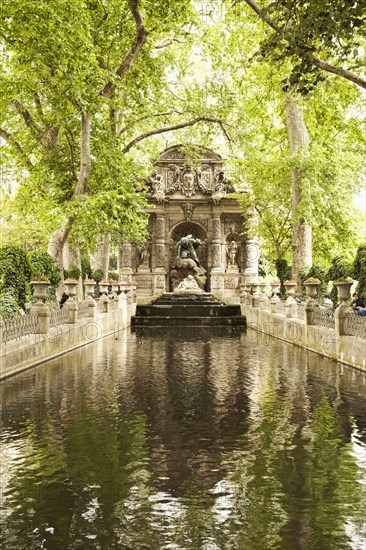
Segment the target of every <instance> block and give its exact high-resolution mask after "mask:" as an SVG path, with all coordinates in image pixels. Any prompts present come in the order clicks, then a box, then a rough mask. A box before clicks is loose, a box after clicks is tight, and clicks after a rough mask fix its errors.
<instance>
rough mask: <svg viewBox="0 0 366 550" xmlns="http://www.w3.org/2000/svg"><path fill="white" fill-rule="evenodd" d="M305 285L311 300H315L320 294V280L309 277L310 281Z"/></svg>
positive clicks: (307, 280)
mask: <svg viewBox="0 0 366 550" xmlns="http://www.w3.org/2000/svg"><path fill="white" fill-rule="evenodd" d="M304 285H305V288H306V292H307V293H308V296H309V298H311V299H312V300H315V299H316V297H317V295H318V292H319V285H320V280H319V279H316V278H314V277H309V279H306V281H304Z"/></svg>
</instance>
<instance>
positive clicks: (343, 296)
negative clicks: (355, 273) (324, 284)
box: [333, 279, 354, 304]
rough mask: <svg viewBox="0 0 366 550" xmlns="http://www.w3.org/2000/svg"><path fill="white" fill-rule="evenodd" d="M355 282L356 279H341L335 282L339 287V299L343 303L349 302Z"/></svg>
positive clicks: (337, 287)
mask: <svg viewBox="0 0 366 550" xmlns="http://www.w3.org/2000/svg"><path fill="white" fill-rule="evenodd" d="M353 283H354V281H353V280H349V279H345V280H339V281H335V282H334V283H333V284H334V286H335V287H336V289H337V296H338V300H340V302H342V304H347V303H348V301H349V299H350V297H351V286H352V285H353Z"/></svg>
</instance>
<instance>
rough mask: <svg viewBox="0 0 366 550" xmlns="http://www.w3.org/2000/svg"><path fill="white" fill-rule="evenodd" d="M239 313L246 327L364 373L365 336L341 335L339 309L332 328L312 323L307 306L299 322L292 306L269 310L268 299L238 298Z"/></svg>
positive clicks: (280, 306)
mask: <svg viewBox="0 0 366 550" xmlns="http://www.w3.org/2000/svg"><path fill="white" fill-rule="evenodd" d="M249 301H250V302H251V303H249ZM276 309H282V310H283V311H280V312H278V311H276ZM273 310H275V311H273ZM241 313H242V315H244V316H245V317H246V319H247V326H248V327H249V328H252V329H255V330H258V331H260V332H262V333H265V334H268V335H270V336H272V337H274V338H280V339H281V340H285V341H286V342H290V343H291V344H294V345H296V346H299V347H301V348H304V349H307V350H310V351H313V352H315V353H318V354H320V355H323V356H325V357H329V358H331V359H335V360H337V361H340V362H341V363H344V364H346V365H350V366H353V367H356V368H358V369H360V370H363V371H365V372H366V334H365V338H361V337H359V336H349V335H347V334H344V323H343V322H342V315H343V312H342V308H341V307H340V308H338V311H337V310H336V313H335V323H334V327H333V328H332V327H331V326H320V325H318V324H314V321H313V320H312V310H311V306H310V307H308V306H306V308H305V313H306V314H305V315H304V319H299V318H298V316H297V308H296V307H295V308H294V307H293V305H292V307H291V308H290V307H286V304H283V303H281V304H276V305H275V307H273V304H271V303H270V301H269V300H268V301H267V302H266V303H263V302H259V301H258V302H257V301H256V300H255V299H253V297H250V298H249V299H248V297H245V296H241ZM365 328H366V319H365Z"/></svg>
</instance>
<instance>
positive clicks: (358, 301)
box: [351, 292, 365, 311]
mask: <svg viewBox="0 0 366 550" xmlns="http://www.w3.org/2000/svg"><path fill="white" fill-rule="evenodd" d="M364 307H365V302H364V301H363V300H362V298H360V295H359V294H358V292H354V293H353V294H352V303H351V308H352V309H354V310H355V311H357V310H359V309H360V308H364Z"/></svg>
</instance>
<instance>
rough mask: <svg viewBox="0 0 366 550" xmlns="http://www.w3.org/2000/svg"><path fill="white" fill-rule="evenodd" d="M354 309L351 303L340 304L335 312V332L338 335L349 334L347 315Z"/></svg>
mask: <svg viewBox="0 0 366 550" xmlns="http://www.w3.org/2000/svg"><path fill="white" fill-rule="evenodd" d="M350 311H352V310H351V308H350V307H349V305H347V304H340V305H339V306H338V307H337V309H336V310H335V313H334V321H335V332H336V335H337V336H345V335H346V334H347V317H348V315H349V312H350Z"/></svg>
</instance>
